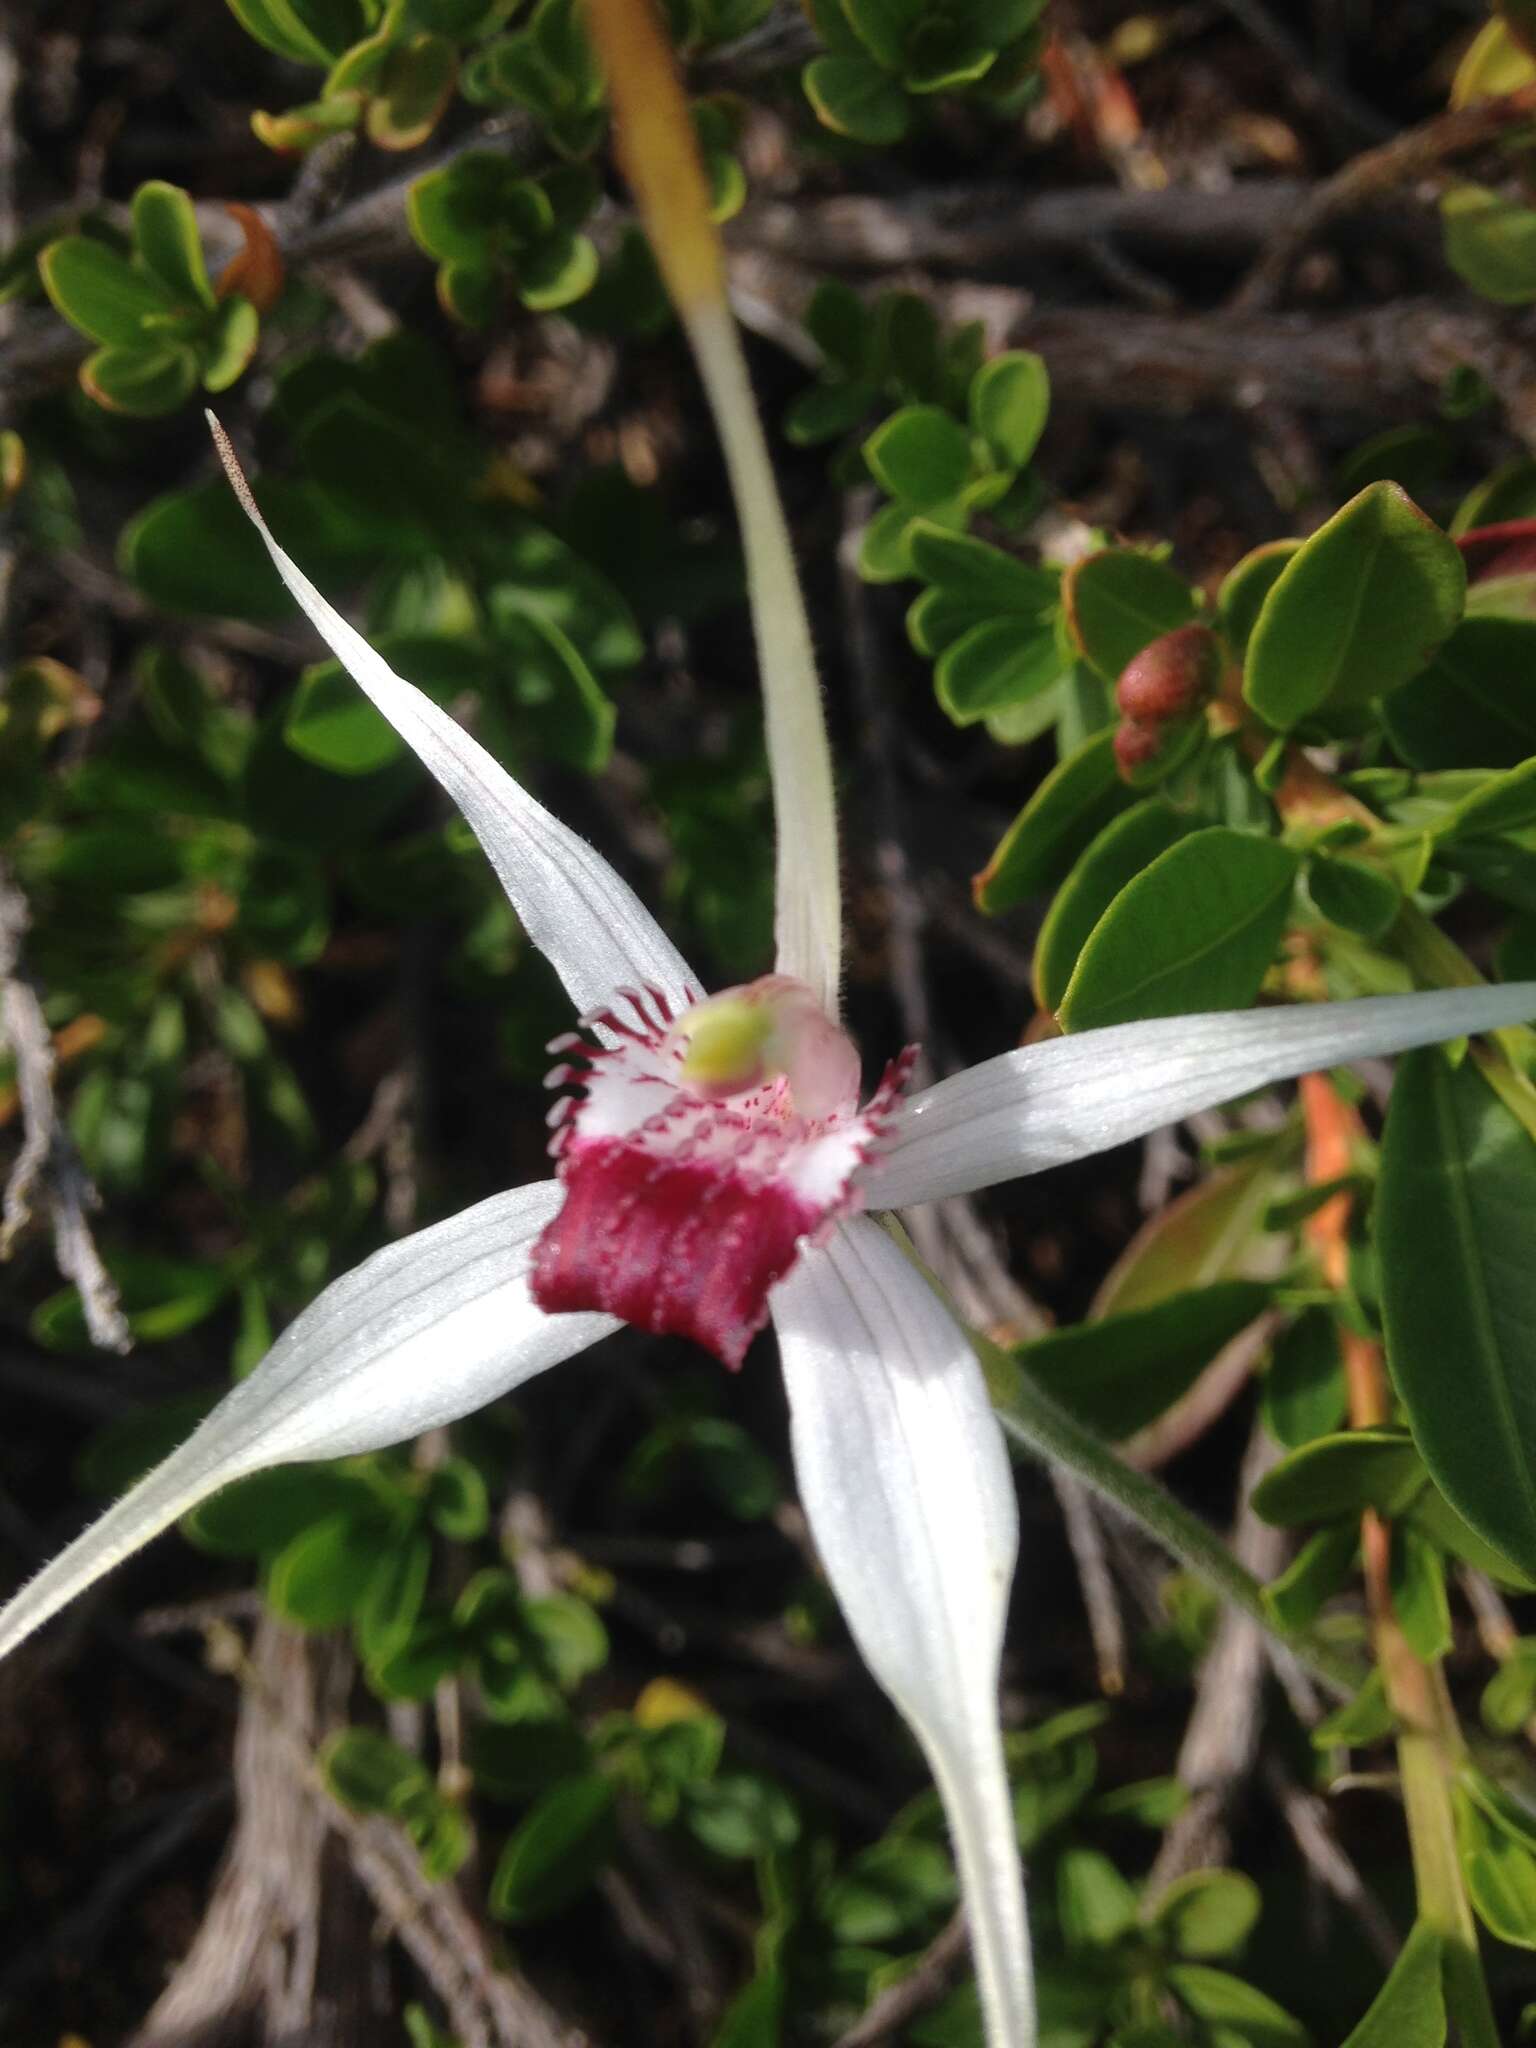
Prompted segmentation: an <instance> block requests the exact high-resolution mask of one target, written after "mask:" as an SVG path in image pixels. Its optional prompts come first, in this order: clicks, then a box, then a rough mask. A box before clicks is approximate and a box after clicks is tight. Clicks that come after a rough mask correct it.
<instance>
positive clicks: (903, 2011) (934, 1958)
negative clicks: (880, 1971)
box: [834, 1913, 966, 2048]
mask: <svg viewBox="0 0 1536 2048" xmlns="http://www.w3.org/2000/svg"><path fill="white" fill-rule="evenodd" d="M965 1945H966V1932H965V1915H964V1914H963V1913H957V1914H956V1915H955V1917H954V1918H953V1919H952V1920H951V1921H950V1922H949V1924H948V1925H947V1926H946V1927H945V1928H944V1930H943V1932H942V1933H941V1934H937V1935H935V1936H934V1938H933V1940H932V1941H931V1942H930V1943H929V1944H928V1946H927V1948H926V1949H924V1951H923V1953H922V1955H921V1956H919V1958H918V1960H917V1962H916V1963H915V1964H914V1965H913V1967H912V1968H911V1969H910V1970H909V1971H908V1972H907V1974H906V1975H905V1976H904V1977H902V1978H901V1979H900V1980H899V1981H898V1982H897V1983H895V1984H892V1985H891V1986H890V1988H889V1989H888V1990H886V1991H882V1992H881V1994H880V1996H879V1997H878V1998H877V1999H876V2000H875V2002H874V2004H873V2005H872V2006H871V2007H870V2008H869V2010H868V2012H866V2013H865V2014H864V2015H863V2017H862V2018H861V2019H859V2020H857V2021H856V2022H855V2023H854V2025H853V2026H851V2027H850V2028H849V2029H848V2031H847V2032H846V2033H845V2034H839V2035H838V2037H837V2040H836V2042H835V2043H834V2048H876V2044H877V2043H878V2042H881V2041H889V2040H890V2039H892V2037H893V2036H894V2035H896V2034H897V2033H899V2032H900V2030H901V2029H902V2028H903V2027H904V2026H905V2025H906V2024H907V2022H908V2020H914V2019H916V2018H917V2016H918V2014H919V2013H922V2012H926V2011H927V2010H928V2008H929V2006H931V2005H937V2004H938V2002H939V2000H940V1999H941V1998H942V1997H943V1996H944V1993H945V1992H946V1991H947V1990H948V1989H949V1986H950V1980H951V1979H952V1978H953V1976H954V1974H955V1971H956V1969H957V1968H958V1967H959V1964H960V1962H961V1959H962V1958H963V1957H964V1955H965Z"/></svg>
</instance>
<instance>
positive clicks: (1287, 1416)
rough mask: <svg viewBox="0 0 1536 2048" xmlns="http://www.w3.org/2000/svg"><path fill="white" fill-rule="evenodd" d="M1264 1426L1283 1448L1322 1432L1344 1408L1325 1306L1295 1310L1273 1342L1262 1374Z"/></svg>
mask: <svg viewBox="0 0 1536 2048" xmlns="http://www.w3.org/2000/svg"><path fill="white" fill-rule="evenodd" d="M1262 1405H1263V1413H1264V1426H1265V1428H1266V1429H1267V1430H1268V1431H1269V1433H1270V1435H1271V1436H1272V1437H1273V1438H1274V1439H1275V1441H1276V1443H1278V1444H1282V1445H1284V1447H1285V1448H1286V1449H1287V1450H1296V1449H1299V1448H1300V1446H1301V1445H1302V1444H1308V1443H1312V1442H1313V1441H1314V1440H1315V1439H1316V1438H1318V1437H1321V1436H1327V1435H1328V1434H1329V1433H1330V1431H1333V1430H1336V1429H1338V1428H1339V1426H1340V1425H1341V1423H1342V1422H1343V1420H1344V1417H1345V1415H1346V1414H1347V1413H1348V1410H1349V1393H1348V1389H1347V1388H1346V1386H1345V1383H1344V1359H1343V1355H1342V1353H1341V1352H1340V1350H1339V1332H1338V1325H1337V1323H1335V1321H1334V1319H1333V1317H1332V1316H1331V1315H1330V1314H1329V1313H1328V1311H1327V1310H1326V1309H1324V1308H1309V1309H1306V1310H1304V1311H1303V1313H1302V1314H1301V1315H1299V1316H1298V1317H1297V1318H1296V1320H1295V1322H1294V1323H1292V1324H1291V1326H1290V1328H1289V1329H1288V1330H1286V1331H1285V1332H1284V1333H1283V1334H1282V1335H1281V1337H1280V1338H1279V1340H1278V1342H1277V1343H1276V1345H1275V1348H1274V1354H1273V1356H1272V1357H1271V1359H1270V1361H1269V1367H1268V1370H1267V1371H1266V1372H1265V1374H1264V1386H1263V1396H1262Z"/></svg>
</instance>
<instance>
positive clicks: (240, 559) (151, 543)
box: [117, 482, 293, 621]
mask: <svg viewBox="0 0 1536 2048" xmlns="http://www.w3.org/2000/svg"><path fill="white" fill-rule="evenodd" d="M262 496H263V503H264V504H265V506H266V509H267V512H268V515H269V517H270V515H271V512H272V509H273V508H272V505H271V503H270V501H269V493H267V492H266V491H263V494H262ZM117 558H118V564H119V566H120V567H121V569H122V571H123V573H124V575H126V576H127V577H128V578H129V579H130V581H132V582H133V583H134V584H136V585H137V586H138V588H139V589H140V590H142V591H143V592H144V594H145V596H146V597H148V598H150V599H151V600H152V601H153V602H154V603H155V604H157V605H163V606H164V607H165V609H166V610H167V611H172V612H201V613H204V614H208V615H213V616H218V615H221V614H222V615H224V616H226V617H230V618H237V619H255V620H261V621H265V620H269V619H282V618H286V617H288V615H289V613H290V612H291V611H292V609H293V600H292V599H291V598H290V597H289V595H288V593H287V591H286V590H285V589H284V588H283V585H282V583H281V581H280V580H279V578H278V574H277V571H276V570H275V569H274V568H273V567H272V564H271V561H270V559H269V558H268V555H267V551H266V549H265V548H264V547H263V546H262V544H261V536H260V535H259V534H258V533H257V532H256V530H255V528H254V527H253V526H252V525H251V522H250V521H249V519H247V518H246V516H245V514H244V513H243V512H242V511H241V509H240V506H239V504H238V503H237V502H236V499H235V495H234V493H233V491H231V490H230V488H229V486H228V485H227V484H224V483H222V482H220V483H216V484H214V483H210V484H202V485H199V486H198V487H197V489H195V490H191V491H171V492H169V493H167V494H166V496H164V497H161V498H152V499H151V500H150V502H149V503H148V504H147V505H146V506H145V507H144V509H143V511H142V512H140V513H138V514H137V515H136V516H135V517H134V518H133V519H131V520H130V521H129V522H128V524H127V525H126V526H125V527H124V528H123V532H122V537H121V539H120V540H119V542H118V549H117Z"/></svg>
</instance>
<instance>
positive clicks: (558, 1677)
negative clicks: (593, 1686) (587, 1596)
mask: <svg viewBox="0 0 1536 2048" xmlns="http://www.w3.org/2000/svg"><path fill="white" fill-rule="evenodd" d="M523 1621H524V1623H525V1625H526V1626H527V1628H528V1629H529V1631H530V1632H531V1634H532V1636H533V1638H534V1640H535V1641H536V1642H537V1644H538V1646H539V1650H540V1652H541V1655H542V1657H543V1660H544V1663H545V1665H546V1667H547V1669H548V1670H549V1672H550V1674H551V1676H552V1677H553V1678H554V1680H555V1682H556V1684H558V1685H560V1686H562V1687H564V1688H565V1689H566V1690H567V1691H569V1690H571V1689H572V1688H573V1687H575V1686H577V1685H579V1684H580V1682H581V1681H582V1679H583V1678H586V1677H587V1676H588V1675H589V1674H590V1673H591V1672H594V1671H600V1670H601V1669H602V1667H603V1665H604V1664H605V1663H606V1662H607V1661H608V1633H607V1630H606V1629H605V1628H604V1627H603V1624H602V1622H601V1621H600V1620H599V1618H598V1615H597V1613H596V1610H595V1609H593V1608H592V1607H590V1606H589V1605H588V1604H587V1602H586V1601H585V1600H580V1599H578V1598H577V1596H576V1595H575V1594H574V1593H545V1594H541V1595H540V1596H539V1597H538V1598H536V1599H532V1600H525V1601H524V1602H523Z"/></svg>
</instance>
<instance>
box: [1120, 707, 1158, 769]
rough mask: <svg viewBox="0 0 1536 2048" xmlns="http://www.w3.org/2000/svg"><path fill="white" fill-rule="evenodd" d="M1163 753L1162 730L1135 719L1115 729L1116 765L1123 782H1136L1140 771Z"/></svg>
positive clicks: (1130, 719) (1127, 720) (1129, 719)
mask: <svg viewBox="0 0 1536 2048" xmlns="http://www.w3.org/2000/svg"><path fill="white" fill-rule="evenodd" d="M1162 751H1163V735H1162V731H1161V728H1160V727H1158V726H1155V725H1142V724H1141V723H1140V721H1139V720H1137V719H1134V718H1128V719H1126V721H1125V723H1124V724H1123V725H1118V726H1116V728H1115V765H1116V767H1117V768H1118V769H1119V770H1120V779H1121V780H1122V782H1135V781H1137V780H1138V779H1139V777H1140V771H1141V770H1142V769H1143V768H1146V767H1148V766H1149V765H1150V764H1151V763H1152V762H1153V761H1155V760H1156V759H1157V757H1158V755H1159V754H1160V753H1161V752H1162Z"/></svg>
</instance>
